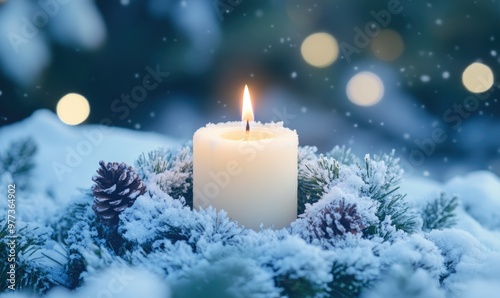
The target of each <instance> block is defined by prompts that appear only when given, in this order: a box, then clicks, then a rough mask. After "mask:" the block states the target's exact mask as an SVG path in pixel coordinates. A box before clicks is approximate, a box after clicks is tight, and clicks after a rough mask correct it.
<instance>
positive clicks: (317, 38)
mask: <svg viewBox="0 0 500 298" xmlns="http://www.w3.org/2000/svg"><path fill="white" fill-rule="evenodd" d="M300 52H301V54H302V57H303V58H304V60H305V61H306V62H307V63H308V64H310V65H312V66H314V67H327V66H329V65H331V64H332V63H333V62H335V60H337V57H338V56H339V45H338V43H337V40H335V38H334V37H333V36H331V35H330V34H328V33H324V32H320V33H314V34H311V35H309V36H308V37H307V38H306V39H304V41H303V42H302V46H301V47H300Z"/></svg>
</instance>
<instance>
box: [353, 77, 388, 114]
mask: <svg viewBox="0 0 500 298" xmlns="http://www.w3.org/2000/svg"><path fill="white" fill-rule="evenodd" d="M346 93H347V97H348V98H349V100H350V101H351V102H353V103H354V104H357V105H359V106H365V107H366V106H372V105H374V104H376V103H378V102H379V101H380V100H381V99H382V97H383V96H384V84H383V83H382V80H381V79H380V78H379V76H377V75H376V74H374V73H372V72H369V71H363V72H360V73H358V74H356V75H355V76H353V77H352V78H351V79H350V80H349V82H348V83H347V87H346Z"/></svg>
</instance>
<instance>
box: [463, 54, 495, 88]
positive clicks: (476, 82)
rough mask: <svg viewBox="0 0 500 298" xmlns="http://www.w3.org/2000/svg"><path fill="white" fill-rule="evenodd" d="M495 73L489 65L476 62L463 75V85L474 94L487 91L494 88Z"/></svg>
mask: <svg viewBox="0 0 500 298" xmlns="http://www.w3.org/2000/svg"><path fill="white" fill-rule="evenodd" d="M493 80H494V79H493V71H491V68H489V67H488V66H487V65H484V64H482V63H478V62H474V63H472V64H471V65H469V66H467V68H466V69H465V70H464V72H463V73H462V83H463V84H464V86H465V88H467V90H469V91H470V92H473V93H481V92H484V91H487V90H488V89H490V88H491V86H493Z"/></svg>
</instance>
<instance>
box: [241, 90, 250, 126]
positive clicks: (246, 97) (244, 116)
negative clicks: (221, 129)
mask: <svg viewBox="0 0 500 298" xmlns="http://www.w3.org/2000/svg"><path fill="white" fill-rule="evenodd" d="M241 120H242V121H246V122H249V121H253V109H252V102H251V100H250V92H249V91H248V86H247V85H245V91H244V92H243V108H242V111H241Z"/></svg>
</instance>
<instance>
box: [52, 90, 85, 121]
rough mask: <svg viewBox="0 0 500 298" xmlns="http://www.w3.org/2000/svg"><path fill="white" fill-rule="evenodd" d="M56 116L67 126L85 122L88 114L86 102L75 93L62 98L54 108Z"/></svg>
mask: <svg viewBox="0 0 500 298" xmlns="http://www.w3.org/2000/svg"><path fill="white" fill-rule="evenodd" d="M56 112H57V116H58V117H59V119H61V121H62V122H64V123H66V124H68V125H78V124H80V123H82V122H83V121H85V120H86V119H87V117H88V116H89V114H90V105H89V102H88V100H87V99H86V98H85V97H83V96H81V95H80V94H76V93H68V94H66V95H65V96H63V97H62V98H61V99H60V100H59V102H58V103H57V107H56Z"/></svg>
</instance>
